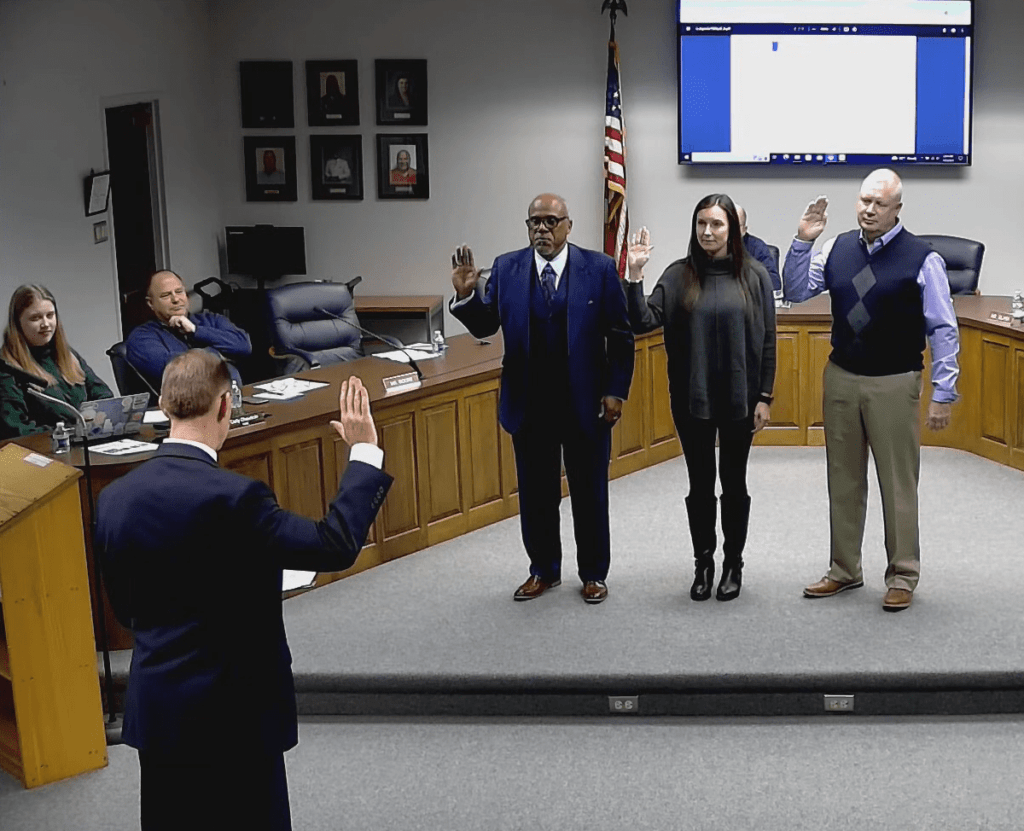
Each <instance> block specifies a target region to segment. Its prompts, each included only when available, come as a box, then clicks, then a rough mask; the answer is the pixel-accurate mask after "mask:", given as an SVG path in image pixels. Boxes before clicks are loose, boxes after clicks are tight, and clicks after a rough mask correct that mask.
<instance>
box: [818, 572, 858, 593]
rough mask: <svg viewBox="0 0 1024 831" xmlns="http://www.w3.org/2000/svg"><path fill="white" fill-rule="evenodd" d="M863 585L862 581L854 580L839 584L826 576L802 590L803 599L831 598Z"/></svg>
mask: <svg viewBox="0 0 1024 831" xmlns="http://www.w3.org/2000/svg"><path fill="white" fill-rule="evenodd" d="M863 585H864V581H863V580H856V581H855V582H853V583H840V582H839V581H838V580H833V579H832V578H831V577H829V576H828V575H825V576H824V577H822V578H821V579H820V580H819V581H818V582H817V583H814V584H813V585H811V586H808V587H807V588H805V589H804V597H831V596H832V595H834V594H839V592H844V591H846V590H847V589H859V588H860V587H861V586H863Z"/></svg>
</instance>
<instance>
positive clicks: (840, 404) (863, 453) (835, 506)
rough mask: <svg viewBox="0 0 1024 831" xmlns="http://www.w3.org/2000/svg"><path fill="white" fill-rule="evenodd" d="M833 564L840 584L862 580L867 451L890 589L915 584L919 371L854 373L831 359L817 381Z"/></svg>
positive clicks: (918, 568) (917, 565) (918, 564)
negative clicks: (879, 497) (881, 522)
mask: <svg viewBox="0 0 1024 831" xmlns="http://www.w3.org/2000/svg"><path fill="white" fill-rule="evenodd" d="M823 399H824V400H823V408H824V419H825V450H826V456H827V459H828V499H829V514H830V520H831V533H832V544H831V548H832V551H831V555H832V563H831V567H830V568H829V573H828V576H829V577H830V578H831V579H833V580H836V581H838V582H840V583H849V582H857V581H860V580H862V579H863V571H862V568H861V544H862V542H863V538H864V518H865V514H866V511H867V499H868V479H867V473H868V448H870V449H871V455H872V456H873V457H874V460H875V468H876V470H877V472H878V487H879V490H880V491H881V495H882V518H883V520H884V523H885V553H886V556H887V557H888V559H889V566H888V568H887V569H886V570H885V584H886V586H888V587H889V588H896V589H909V590H910V591H913V590H914V589H915V588H916V587H917V581H918V578H919V576H920V571H921V562H920V557H921V551H920V538H919V534H918V518H917V483H918V477H919V474H920V469H921V422H920V411H921V373H920V372H904V373H901V374H899V375H882V376H869V375H854V374H853V373H850V372H847V371H846V370H844V369H840V368H839V367H838V366H836V365H835V364H833V363H832V362H829V363H828V364H827V365H826V367H825V374H824V382H823Z"/></svg>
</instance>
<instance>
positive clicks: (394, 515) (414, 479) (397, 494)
mask: <svg viewBox="0 0 1024 831" xmlns="http://www.w3.org/2000/svg"><path fill="white" fill-rule="evenodd" d="M414 426H415V422H414V419H413V414H412V413H406V414H403V415H399V416H397V417H395V418H394V419H393V420H390V421H387V422H385V423H383V424H378V426H377V434H378V436H379V438H380V441H381V445H382V446H383V448H384V467H385V468H386V469H387V472H388V473H390V474H391V475H392V476H393V477H394V478H395V481H394V482H393V483H392V485H391V490H390V491H388V497H387V499H386V500H384V507H383V508H382V509H381V517H382V519H383V528H382V529H381V530H382V533H383V538H384V540H385V541H387V540H390V539H392V538H394V537H397V536H399V535H401V534H405V533H408V532H409V531H413V530H415V529H418V528H419V527H420V517H419V507H418V505H419V477H418V475H417V474H418V470H417V465H416V461H417V460H416V431H415V429H414Z"/></svg>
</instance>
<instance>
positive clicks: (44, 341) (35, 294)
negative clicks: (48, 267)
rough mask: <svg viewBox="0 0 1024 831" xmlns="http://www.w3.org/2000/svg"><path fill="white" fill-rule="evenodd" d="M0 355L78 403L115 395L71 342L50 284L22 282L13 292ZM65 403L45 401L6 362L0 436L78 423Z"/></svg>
mask: <svg viewBox="0 0 1024 831" xmlns="http://www.w3.org/2000/svg"><path fill="white" fill-rule="evenodd" d="M0 358H3V359H4V360H5V361H6V362H7V363H9V364H12V365H13V366H15V367H17V368H18V369H22V370H24V371H25V372H28V373H31V374H32V375H36V376H38V377H40V378H42V379H44V380H45V381H46V382H47V388H46V390H45V392H46V394H47V395H49V396H51V397H53V398H59V399H61V400H62V401H66V402H67V403H68V404H70V405H71V406H72V407H75V408H76V409H77V408H78V407H80V406H81V405H82V402H83V401H94V400H96V399H98V398H111V397H112V396H113V393H112V392H111V391H110V387H108V386H107V385H106V384H104V383H103V382H102V381H101V380H100V379H99V378H97V377H96V373H95V372H93V371H92V370H91V369H90V368H89V365H88V364H87V363H86V362H85V360H84V359H83V358H82V356H81V355H79V354H78V353H77V352H75V350H74V349H72V348H71V347H70V346H69V345H68V341H67V337H66V336H65V335H64V327H63V326H62V325H61V322H60V318H59V317H58V316H57V301H56V300H54V298H53V294H51V293H50V290H49V289H47V288H46V287H45V286H36V285H25V286H19V287H18V288H17V289H16V290H15V292H14V294H13V295H12V296H11V304H10V307H9V309H8V313H7V328H6V329H4V342H3V346H2V347H0ZM74 420H75V419H74V416H73V415H72V414H71V413H70V412H68V410H67V409H66V408H64V407H60V406H58V405H57V404H51V403H50V402H48V401H42V400H40V399H38V398H36V397H35V396H33V395H30V394H29V393H27V392H26V391H25V388H24V386H23V385H22V384H21V383H20V382H19V381H18V380H17V379H16V378H15V377H14V376H12V375H10V374H9V373H7V372H5V371H4V370H3V368H2V366H0V439H3V438H11V437H12V436H27V435H30V434H31V433H38V432H41V431H43V430H50V429H52V428H53V427H54V426H55V425H56V424H57V422H58V421H63V422H66V423H68V424H73V423H74Z"/></svg>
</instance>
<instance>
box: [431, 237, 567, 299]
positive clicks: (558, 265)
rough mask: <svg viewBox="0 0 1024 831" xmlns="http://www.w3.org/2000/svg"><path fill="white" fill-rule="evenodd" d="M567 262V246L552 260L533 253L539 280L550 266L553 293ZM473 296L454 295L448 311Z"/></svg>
mask: <svg viewBox="0 0 1024 831" xmlns="http://www.w3.org/2000/svg"><path fill="white" fill-rule="evenodd" d="M568 261H569V246H568V244H566V245H563V246H562V250H561V251H559V252H558V253H557V254H556V255H555V257H554V259H551V260H545V259H544V258H543V257H542V256H541V255H540V254H538V253H537V252H536V251H534V252H533V262H534V265H536V267H537V277H538V279H539V278H540V275H541V272H543V271H544V266H546V265H550V266H551V268H552V269H553V270H554V272H555V291H558V283H559V281H560V280H561V279H562V272H563V271H565V264H566V263H567V262H568ZM472 296H473V293H472V292H470V293H469V294H467V295H466V296H465V297H463V298H462V299H459V296H458V295H455V296H454V297H453V298H452V299H451V301H450V302H449V303H448V308H449V309H457V308H458V307H459V306H462V305H465V304H466V303H467V302H468V301H469V298H471V297H472Z"/></svg>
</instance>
